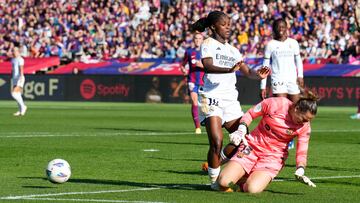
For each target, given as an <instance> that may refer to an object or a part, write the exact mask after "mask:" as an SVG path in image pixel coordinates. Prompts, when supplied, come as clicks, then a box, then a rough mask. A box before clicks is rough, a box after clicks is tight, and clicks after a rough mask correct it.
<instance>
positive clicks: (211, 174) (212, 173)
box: [208, 167, 220, 184]
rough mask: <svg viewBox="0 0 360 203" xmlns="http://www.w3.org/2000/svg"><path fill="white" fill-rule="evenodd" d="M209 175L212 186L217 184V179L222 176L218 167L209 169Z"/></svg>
mask: <svg viewBox="0 0 360 203" xmlns="http://www.w3.org/2000/svg"><path fill="white" fill-rule="evenodd" d="M208 174H209V178H210V181H211V184H213V183H215V182H216V179H217V178H218V176H219V174H220V167H217V168H211V167H209V169H208Z"/></svg>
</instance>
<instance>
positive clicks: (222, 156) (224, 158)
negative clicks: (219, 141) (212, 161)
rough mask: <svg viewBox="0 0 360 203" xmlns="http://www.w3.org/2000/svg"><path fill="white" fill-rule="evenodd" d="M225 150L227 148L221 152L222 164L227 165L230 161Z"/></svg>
mask: <svg viewBox="0 0 360 203" xmlns="http://www.w3.org/2000/svg"><path fill="white" fill-rule="evenodd" d="M224 149H225V148H223V149H222V150H221V152H220V157H221V164H225V163H226V162H228V161H229V158H228V157H227V156H226V155H225V153H224Z"/></svg>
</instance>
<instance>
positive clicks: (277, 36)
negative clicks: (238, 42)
mask: <svg viewBox="0 0 360 203" xmlns="http://www.w3.org/2000/svg"><path fill="white" fill-rule="evenodd" d="M273 31H274V39H272V40H270V41H269V42H268V44H267V45H266V47H265V53H264V62H263V65H264V66H269V67H271V89H272V93H273V95H274V96H281V97H288V98H289V99H290V100H291V101H293V102H296V101H297V100H299V96H300V89H299V86H300V87H303V86H304V79H303V77H304V76H303V64H302V60H301V57H300V48H299V43H298V42H297V41H296V40H294V39H292V38H289V37H288V35H287V26H286V21H285V20H283V19H277V20H275V21H274V24H273ZM260 89H261V97H262V99H265V98H266V78H265V79H263V80H261V85H260Z"/></svg>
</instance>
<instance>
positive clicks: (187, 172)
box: [152, 170, 207, 175]
mask: <svg viewBox="0 0 360 203" xmlns="http://www.w3.org/2000/svg"><path fill="white" fill-rule="evenodd" d="M152 171H154V172H166V173H174V174H181V175H207V172H205V171H200V170H198V171H173V170H152Z"/></svg>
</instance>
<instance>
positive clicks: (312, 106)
mask: <svg viewBox="0 0 360 203" xmlns="http://www.w3.org/2000/svg"><path fill="white" fill-rule="evenodd" d="M316 112H317V97H316V96H315V95H314V94H312V93H311V92H310V91H306V92H304V93H303V95H302V97H301V98H300V100H298V101H297V102H296V103H293V102H291V101H290V100H288V99H287V98H285V97H274V98H269V99H265V100H263V101H262V102H260V103H259V104H257V105H256V106H254V107H252V108H251V109H250V110H249V111H248V112H247V113H245V114H244V116H243V117H242V118H241V120H240V122H241V123H240V126H239V128H238V130H237V131H235V132H234V133H232V134H230V141H231V142H232V143H233V144H234V145H239V149H238V153H237V154H235V155H234V156H233V157H232V158H231V160H230V161H229V162H228V164H227V165H225V166H224V168H223V170H222V171H221V173H220V176H219V178H218V180H217V183H218V184H219V186H220V188H221V190H223V191H228V192H231V191H234V190H238V189H240V190H241V191H244V192H249V193H259V192H262V191H263V190H264V189H265V188H266V187H267V185H268V184H269V183H270V182H271V181H272V180H273V179H274V178H275V177H276V176H277V175H278V173H279V172H280V170H281V169H282V168H283V167H284V165H285V160H286V158H287V156H288V148H287V145H288V143H289V142H290V141H291V140H292V139H293V138H294V137H297V138H298V142H297V147H296V166H297V169H296V171H295V177H296V178H297V179H298V180H299V181H301V182H302V183H305V184H307V185H309V186H311V187H316V186H315V184H314V183H313V182H311V180H310V179H309V178H307V177H306V176H305V175H304V174H305V167H306V164H307V151H308V145H309V139H310V132H311V128H310V121H311V120H312V119H313V118H314V117H315V115H316ZM260 116H261V117H262V119H261V121H260V123H259V124H258V126H257V127H256V128H255V129H254V130H253V131H252V132H251V133H250V134H247V126H248V125H250V123H251V122H252V121H253V119H255V118H257V117H260Z"/></svg>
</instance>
